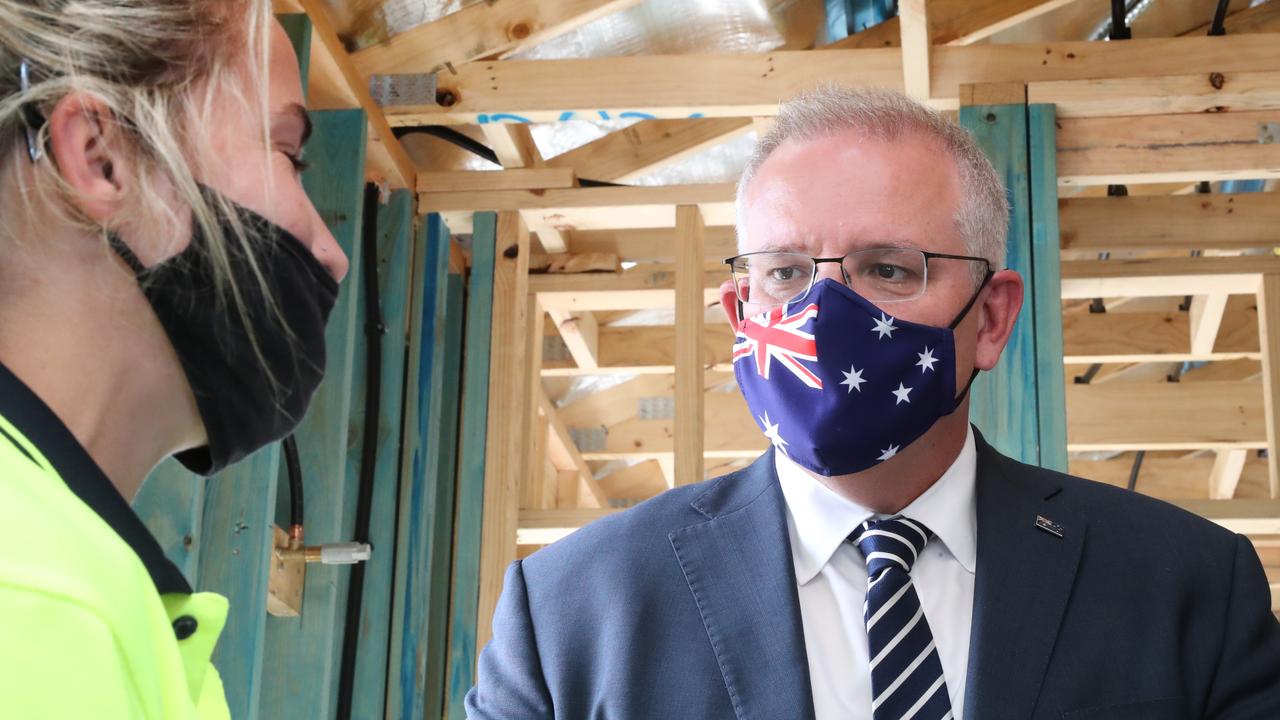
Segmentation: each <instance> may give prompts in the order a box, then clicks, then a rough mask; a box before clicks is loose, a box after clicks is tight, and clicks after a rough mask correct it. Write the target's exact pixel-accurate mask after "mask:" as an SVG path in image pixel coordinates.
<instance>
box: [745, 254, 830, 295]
mask: <svg viewBox="0 0 1280 720" xmlns="http://www.w3.org/2000/svg"><path fill="white" fill-rule="evenodd" d="M812 279H813V258H811V257H809V256H808V255H801V254H799V253H783V252H778V253H775V252H764V253H752V254H750V255H743V256H740V257H738V258H737V259H736V260H734V262H733V280H734V284H735V285H736V286H737V288H738V299H739V300H741V301H742V302H749V303H753V304H756V305H781V304H784V303H788V302H791V301H792V300H795V299H796V298H798V297H800V296H801V295H803V294H804V293H805V291H806V290H808V289H809V282H810V281H811V280H812Z"/></svg>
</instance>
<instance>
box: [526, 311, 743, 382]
mask: <svg viewBox="0 0 1280 720" xmlns="http://www.w3.org/2000/svg"><path fill="white" fill-rule="evenodd" d="M675 336H676V328H675V326H672V325H641V326H636V327H602V328H600V329H599V334H598V336H597V337H598V341H597V342H598V348H599V352H598V354H597V356H596V357H598V359H599V362H598V364H597V365H595V366H594V367H592V368H584V367H582V366H581V365H580V364H579V363H577V362H574V361H571V360H560V361H555V360H552V361H547V362H546V363H544V364H543V368H542V375H543V376H544V377H556V376H565V375H586V374H595V373H617V374H624V375H643V374H670V373H674V372H675V348H676V340H675ZM733 341H734V333H733V331H732V330H731V329H730V328H729V326H728V325H725V324H718V325H709V326H707V327H706V328H705V329H704V330H703V334H702V358H703V363H704V364H705V365H706V366H707V367H714V368H717V369H720V370H726V369H728V368H729V362H730V361H731V359H732V358H731V357H730V356H731V355H732V349H733ZM571 351H572V349H571Z"/></svg>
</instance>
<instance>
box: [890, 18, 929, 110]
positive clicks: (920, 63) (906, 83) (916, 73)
mask: <svg viewBox="0 0 1280 720" xmlns="http://www.w3.org/2000/svg"><path fill="white" fill-rule="evenodd" d="M898 26H899V30H900V32H901V33H902V78H903V89H904V90H905V91H906V93H907V95H910V96H911V97H913V98H915V99H917V100H921V101H925V102H927V101H928V100H929V91H930V86H929V58H930V55H931V53H930V49H931V45H932V41H931V40H930V39H929V4H928V2H926V0H900V1H899V3H898Z"/></svg>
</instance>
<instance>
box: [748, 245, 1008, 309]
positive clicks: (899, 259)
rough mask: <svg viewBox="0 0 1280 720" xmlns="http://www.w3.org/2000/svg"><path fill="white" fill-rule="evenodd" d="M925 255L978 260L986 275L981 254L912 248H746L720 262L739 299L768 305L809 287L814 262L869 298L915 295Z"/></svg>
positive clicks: (925, 268) (925, 276)
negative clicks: (817, 252)
mask: <svg viewBox="0 0 1280 720" xmlns="http://www.w3.org/2000/svg"><path fill="white" fill-rule="evenodd" d="M931 260H956V261H963V262H967V263H971V264H972V263H981V265H982V267H981V269H982V276H981V278H982V279H985V278H987V277H989V276H990V275H991V263H990V262H989V261H988V260H987V259H986V258H980V257H973V256H969V255H947V254H945V253H934V252H927V251H924V250H915V249H912V248H870V249H867V250H855V251H854V252H851V253H848V254H847V255H844V256H842V257H833V258H815V257H811V256H809V255H805V254H803V253H793V252H771V251H768V252H752V253H745V254H743V255H737V256H735V257H731V258H728V259H726V260H725V261H724V262H725V264H726V265H728V266H729V270H730V272H731V273H732V274H733V286H734V290H735V292H736V293H737V296H738V300H739V301H741V302H744V303H746V302H749V303H751V304H752V305H756V306H764V307H770V306H777V305H784V304H786V303H789V302H791V301H792V300H795V299H797V298H799V297H801V296H802V295H804V294H805V293H807V292H809V289H810V288H812V287H813V283H814V280H815V278H816V277H817V274H818V265H819V264H820V263H837V264H839V265H840V272H841V275H842V276H843V277H844V283H845V285H848V286H849V287H850V288H851V289H852V290H853V291H854V292H856V293H858V294H859V295H861V296H862V297H864V298H866V299H867V300H870V301H871V302H873V303H895V302H905V301H907V300H915V299H916V298H919V297H920V296H922V295H924V292H925V288H926V287H927V286H928V284H929V262H930V261H931ZM975 279H977V278H975Z"/></svg>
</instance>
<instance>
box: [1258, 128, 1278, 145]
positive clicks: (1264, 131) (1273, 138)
mask: <svg viewBox="0 0 1280 720" xmlns="http://www.w3.org/2000/svg"><path fill="white" fill-rule="evenodd" d="M1258 144H1259V145H1276V144H1280V122H1260V123H1258Z"/></svg>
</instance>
